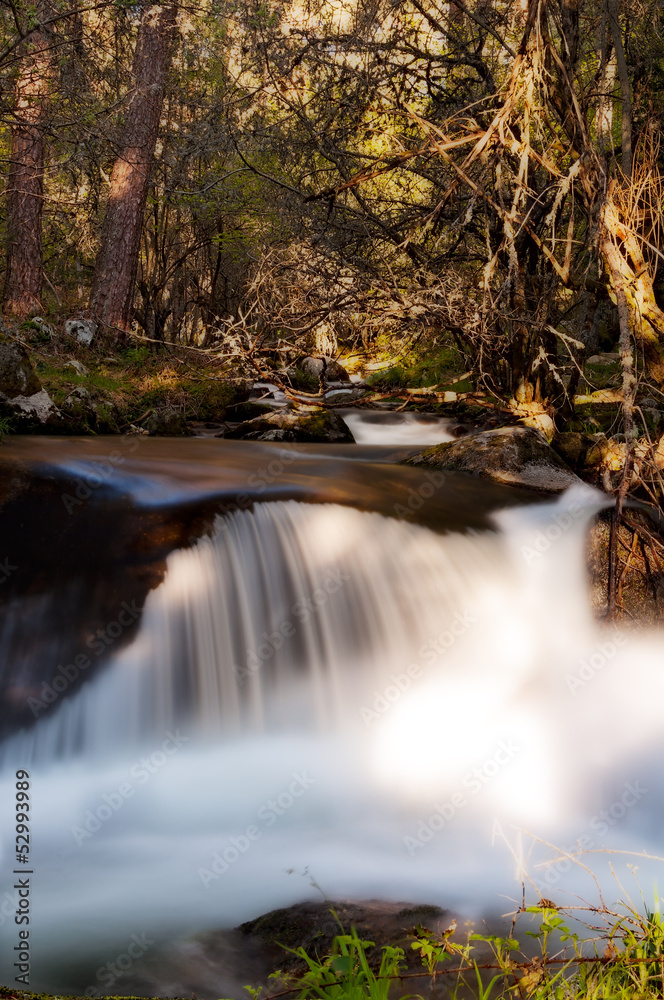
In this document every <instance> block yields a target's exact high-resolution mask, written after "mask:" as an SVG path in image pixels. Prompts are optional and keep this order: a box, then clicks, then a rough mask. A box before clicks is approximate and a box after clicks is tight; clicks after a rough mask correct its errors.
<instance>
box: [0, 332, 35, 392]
mask: <svg viewBox="0 0 664 1000" xmlns="http://www.w3.org/2000/svg"><path fill="white" fill-rule="evenodd" d="M40 390H41V382H40V381H39V379H38V378H37V374H36V372H35V370H34V368H33V367H32V365H31V364H30V358H29V357H28V352H27V351H26V349H25V348H24V347H23V345H22V344H20V343H19V342H18V341H17V340H12V339H11V338H9V337H7V336H5V335H4V334H0V393H1V394H2V396H3V397H4V399H15V398H16V397H17V396H24V397H29V396H32V395H34V394H35V393H37V392H40Z"/></svg>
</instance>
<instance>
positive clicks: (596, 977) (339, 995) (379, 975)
mask: <svg viewBox="0 0 664 1000" xmlns="http://www.w3.org/2000/svg"><path fill="white" fill-rule="evenodd" d="M591 909H592V910H593V913H594V916H595V917H600V918H603V920H604V922H605V925H606V926H605V927H604V929H601V928H598V927H597V925H596V924H594V925H593V928H592V930H591V929H588V930H589V934H588V937H584V938H582V937H581V935H580V933H579V930H581V929H582V928H583V925H581V924H579V930H573V929H572V927H571V926H570V923H571V922H572V921H574V920H576V917H575V916H574V915H573V914H571V915H568V914H566V913H565V912H564V911H562V910H560V909H559V908H558V907H556V906H555V905H554V904H553V903H551V902H550V901H548V900H541V901H540V903H539V904H538V905H536V906H528V907H525V908H524V909H523V910H520V911H519V916H521V917H523V916H524V915H528V919H530V920H532V919H535V920H536V921H537V923H536V928H535V929H534V930H526V931H525V937H527V938H528V939H530V941H531V942H533V943H535V944H536V946H537V953H536V954H533V947H532V944H531V946H530V948H529V953H528V954H526V953H524V952H523V951H522V950H521V945H520V944H519V941H518V939H517V938H516V937H515V936H514V934H513V931H514V928H513V930H512V933H511V934H510V935H509V936H507V937H502V936H500V935H496V934H478V933H471V934H468V935H467V939H466V940H465V942H461V941H457V940H455V934H456V923H452V924H451V925H450V926H449V927H448V928H447V929H446V930H445V931H443V933H442V934H441V933H436V932H433V931H431V930H429V929H427V928H425V927H418V928H416V929H415V932H414V941H413V942H412V944H411V947H412V949H413V950H414V951H418V952H419V953H420V957H421V960H422V966H423V967H424V969H425V970H426V971H425V972H424V973H413V972H408V971H406V963H405V960H404V952H403V950H402V949H401V948H399V947H394V946H392V945H385V946H384V947H383V948H382V949H381V953H380V962H379V963H378V967H377V968H375V966H376V964H377V960H376V956H375V955H372V954H371V950H372V949H375V945H374V943H373V942H372V941H364V940H362V939H361V938H360V937H359V936H358V934H357V931H356V930H355V929H354V928H353V929H352V930H351V932H350V934H345V933H342V934H339V935H337V936H336V937H335V938H334V941H333V943H332V946H331V949H330V951H329V954H327V955H325V956H324V957H322V958H319V957H317V956H316V957H312V956H311V955H310V954H309V953H308V952H307V951H306V950H305V949H304V948H297V949H291V948H287V949H286V950H287V951H289V952H290V953H291V954H293V955H296V956H297V957H298V958H299V959H300V960H301V961H302V962H303V964H304V966H305V971H304V972H301V973H298V974H288V975H285V974H283V973H281V972H276V973H273V975H272V976H271V977H270V978H272V979H275V980H277V981H278V983H279V989H278V991H277V992H275V993H273V994H271V995H272V996H278V997H284V998H285V997H290V998H293V1000H314V998H315V1000H388V998H389V996H390V991H391V989H392V987H393V986H394V985H395V984H396V983H399V984H400V986H401V988H402V989H403V981H404V979H407V978H414V979H415V980H416V981H417V980H418V979H420V980H421V979H422V978H423V977H426V976H428V977H430V980H431V983H432V986H433V989H434V996H435V995H436V983H437V982H438V980H440V979H442V980H444V981H445V984H446V986H447V992H446V994H445V995H446V996H449V997H450V998H451V1000H462V998H464V1000H465V998H473V1000H500V998H504V1000H507V998H508V997H510V998H515V1000H517V998H518V1000H655V998H658V1000H661V997H662V996H663V995H664V922H663V921H662V918H661V915H660V913H659V910H658V909H655V910H653V911H651V910H648V909H646V913H645V916H644V915H641V914H639V913H637V912H636V911H635V910H634V909H633V908H632V907H624V908H623V912H615V911H609V910H606V909H603V908H601V907H598V908H591ZM332 912H333V913H334V911H332ZM335 919H336V914H335ZM247 991H248V992H249V994H250V996H251V997H252V1000H259V998H260V996H261V993H262V990H260V989H255V988H252V987H247ZM400 996H401V997H403V996H404V994H403V992H400ZM408 997H409V998H410V1000H423V998H422V996H421V995H420V994H419V993H415V994H413V993H409V994H408Z"/></svg>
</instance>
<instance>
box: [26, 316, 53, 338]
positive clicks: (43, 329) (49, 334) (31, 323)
mask: <svg viewBox="0 0 664 1000" xmlns="http://www.w3.org/2000/svg"><path fill="white" fill-rule="evenodd" d="M24 326H26V327H29V328H31V329H33V330H36V331H37V333H38V334H39V336H38V338H37V339H38V340H53V338H54V337H55V327H53V326H51V324H50V323H47V322H46V320H45V319H44V317H43V316H33V317H32V319H29V320H28V321H27V323H25V324H24Z"/></svg>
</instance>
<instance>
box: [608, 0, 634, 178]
mask: <svg viewBox="0 0 664 1000" xmlns="http://www.w3.org/2000/svg"><path fill="white" fill-rule="evenodd" d="M619 8H620V0H607V10H608V15H609V24H610V25H611V35H612V37H613V47H614V49H615V53H616V63H617V67H618V79H619V80H620V93H621V99H622V156H621V162H622V172H623V173H624V175H625V177H626V178H627V179H628V180H629V179H630V178H631V176H632V87H631V83H630V80H629V72H628V69H627V62H626V60H625V49H624V46H623V40H622V29H621V27H620V9H619Z"/></svg>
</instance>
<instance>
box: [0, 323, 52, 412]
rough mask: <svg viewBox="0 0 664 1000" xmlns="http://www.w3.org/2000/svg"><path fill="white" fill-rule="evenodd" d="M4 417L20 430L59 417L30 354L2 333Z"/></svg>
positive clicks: (0, 407)
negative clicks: (38, 376)
mask: <svg viewBox="0 0 664 1000" xmlns="http://www.w3.org/2000/svg"><path fill="white" fill-rule="evenodd" d="M0 416H3V417H10V418H11V419H12V424H13V425H14V427H15V429H17V430H27V431H30V430H34V429H36V428H39V426H41V425H43V424H46V423H49V422H53V421H54V420H56V419H57V418H58V416H59V413H58V410H57V407H56V406H55V403H54V402H53V400H52V399H51V397H50V396H49V394H48V393H47V392H46V390H45V389H42V385H41V382H40V381H39V379H38V378H37V374H36V372H35V370H34V368H33V367H32V365H31V363H30V358H29V357H28V353H27V351H26V350H25V348H24V347H23V345H22V344H20V343H19V342H18V341H16V340H12V339H11V338H9V337H7V336H5V335H4V334H1V333H0Z"/></svg>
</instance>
